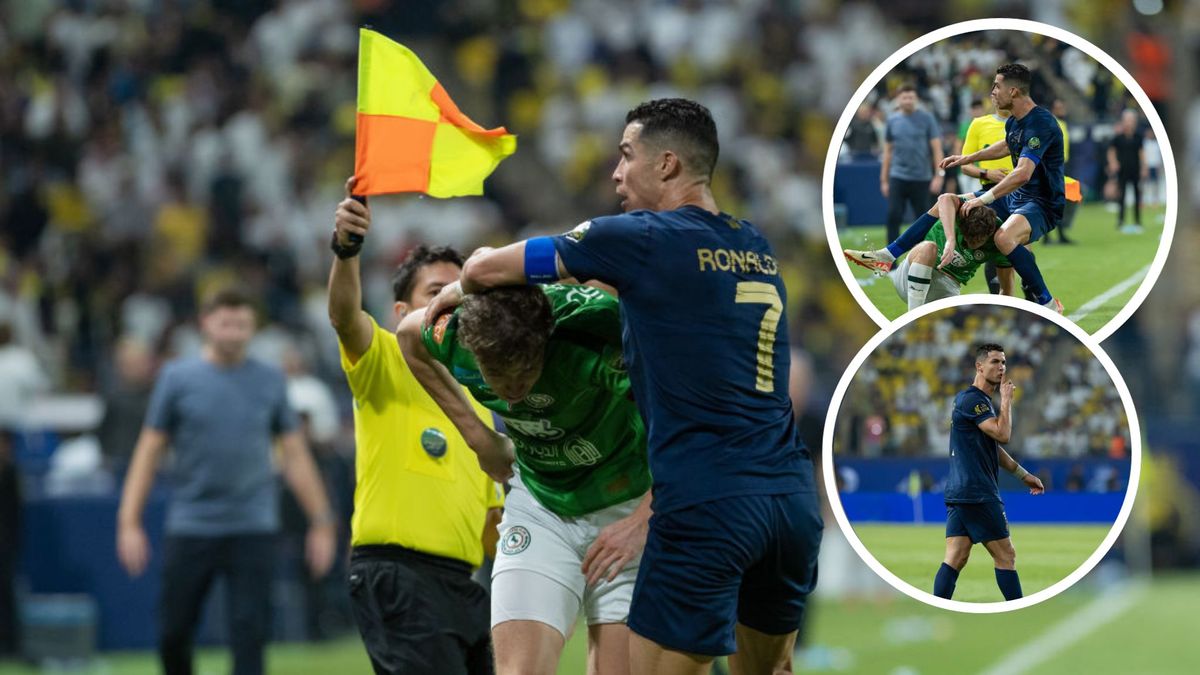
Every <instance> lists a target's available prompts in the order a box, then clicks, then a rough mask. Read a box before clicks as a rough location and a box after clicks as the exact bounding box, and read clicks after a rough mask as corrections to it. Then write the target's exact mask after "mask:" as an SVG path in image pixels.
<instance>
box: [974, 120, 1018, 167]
mask: <svg viewBox="0 0 1200 675" xmlns="http://www.w3.org/2000/svg"><path fill="white" fill-rule="evenodd" d="M1002 140H1004V118H1003V117H999V116H997V115H992V114H987V115H980V116H979V117H976V118H975V119H973V120H971V126H969V127H967V137H966V138H965V139H963V149H962V154H964V155H969V154H971V153H972V152H977V151H979V150H982V149H984V148H986V147H988V146H990V145H992V144H994V143H999V142H1000V141H1002ZM976 165H977V166H978V167H979V168H981V169H1008V170H1009V171H1012V169H1013V163H1012V157H1010V156H1009V155H1005V156H1003V157H1001V158H1000V159H989V160H987V161H983V162H976Z"/></svg>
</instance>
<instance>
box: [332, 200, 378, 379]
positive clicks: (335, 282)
mask: <svg viewBox="0 0 1200 675" xmlns="http://www.w3.org/2000/svg"><path fill="white" fill-rule="evenodd" d="M353 187H354V178H353V177H351V178H350V179H349V180H347V181H346V198H345V199H343V200H342V201H341V203H339V204H338V208H337V212H336V214H335V215H334V231H335V235H334V236H336V237H338V241H339V242H340V243H341V244H342V245H343V246H345V245H348V244H349V243H350V239H349V237H350V235H351V234H356V235H358V236H365V235H366V233H367V230H368V229H370V226H371V211H370V209H368V208H367V206H366V205H365V204H362V203H359V202H358V201H355V200H354V199H352V198H351V196H350V194H351V191H352V189H353ZM359 275H360V266H359V256H353V257H351V258H346V259H344V260H343V259H341V258H338V257H337V256H334V257H333V266H332V267H331V268H330V270H329V308H328V309H329V323H330V324H331V325H332V326H333V329H334V330H335V331H336V332H337V336H338V341H339V342H341V343H342V348H343V349H345V350H346V356H347V358H349V359H350V363H357V362H358V359H359V357H361V356H362V355H363V354H365V353H366V351H367V349H368V348H370V346H371V339H372V336H374V334H375V331H374V330H373V329H372V326H371V319H370V317H368V316H367V313H366V312H364V311H363V309H362V280H361V278H360V276H359Z"/></svg>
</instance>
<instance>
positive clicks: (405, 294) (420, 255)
mask: <svg viewBox="0 0 1200 675" xmlns="http://www.w3.org/2000/svg"><path fill="white" fill-rule="evenodd" d="M440 262H448V263H453V264H455V265H458V266H459V267H460V268H461V267H462V266H463V257H462V254H461V253H459V252H458V251H456V250H454V249H453V248H451V247H449V246H426V245H425V244H421V245H420V246H418V247H416V248H414V249H413V250H412V252H411V253H409V254H408V257H407V258H405V259H404V262H402V263H400V266H399V267H397V268H396V272H395V273H394V274H392V298H393V299H394V300H395V301H396V302H408V301H409V299H410V298H412V292H413V285H414V284H416V281H417V272H420V271H421V268H422V267H425V266H426V265H432V264H433V263H440Z"/></svg>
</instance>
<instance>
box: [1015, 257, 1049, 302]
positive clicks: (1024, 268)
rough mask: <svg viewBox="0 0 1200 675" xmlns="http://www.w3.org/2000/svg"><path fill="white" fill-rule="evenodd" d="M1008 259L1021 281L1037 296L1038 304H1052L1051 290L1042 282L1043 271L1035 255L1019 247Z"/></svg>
mask: <svg viewBox="0 0 1200 675" xmlns="http://www.w3.org/2000/svg"><path fill="white" fill-rule="evenodd" d="M1006 257H1007V258H1008V261H1009V262H1011V263H1012V265H1013V269H1015V270H1016V271H1017V274H1019V275H1021V279H1022V280H1023V281H1024V282H1025V283H1026V284H1028V285H1029V288H1030V290H1032V291H1033V292H1034V294H1035V295H1036V296H1037V302H1038V304H1041V305H1044V304H1046V303H1047V302H1050V300H1051V296H1050V290H1049V289H1047V288H1046V282H1045V281H1043V280H1042V271H1041V270H1039V269H1038V266H1037V261H1036V260H1034V258H1033V253H1031V252H1030V251H1029V249H1027V248H1025V247H1024V246H1017V247H1016V248H1014V249H1013V250H1012V253H1009V254H1008V255H1007V256H1006Z"/></svg>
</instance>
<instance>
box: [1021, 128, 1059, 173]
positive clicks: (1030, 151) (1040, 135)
mask: <svg viewBox="0 0 1200 675" xmlns="http://www.w3.org/2000/svg"><path fill="white" fill-rule="evenodd" d="M1056 131H1057V132H1058V134H1057V135H1061V134H1062V130H1061V129H1059V128H1058V124H1055V125H1054V129H1050V128H1049V127H1048V126H1047V125H1045V124H1037V125H1034V128H1033V129H1030V130H1029V133H1028V134H1027V135H1026V136H1025V147H1023V148H1021V155H1020V157H1028V158H1029V159H1031V160H1033V163H1034V164H1040V163H1041V162H1042V154H1043V153H1044V152H1046V148H1048V147H1050V146H1051V145H1052V144H1053V143H1054V142H1055V136H1056V134H1055V133H1054V132H1056ZM1059 142H1060V143H1061V141H1059ZM1020 157H1018V159H1020Z"/></svg>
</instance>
